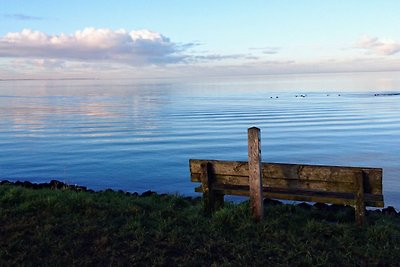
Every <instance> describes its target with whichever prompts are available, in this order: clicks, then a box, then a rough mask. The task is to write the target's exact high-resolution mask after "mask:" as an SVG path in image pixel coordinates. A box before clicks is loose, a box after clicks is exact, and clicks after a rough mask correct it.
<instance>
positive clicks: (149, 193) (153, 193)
mask: <svg viewBox="0 0 400 267" xmlns="http://www.w3.org/2000/svg"><path fill="white" fill-rule="evenodd" d="M153 195H156V192H153V191H150V190H149V191H146V192H143V193H142V197H150V196H153Z"/></svg>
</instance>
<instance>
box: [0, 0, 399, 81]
mask: <svg viewBox="0 0 400 267" xmlns="http://www.w3.org/2000/svg"><path fill="white" fill-rule="evenodd" d="M399 10H400V1H388V0H385V1H378V0H374V1H373V0H364V1H355V0H353V1H352V0H348V1H317V0H313V1H311V0H309V1H307V0H303V1H295V0H292V1H289V0H287V1H285V0H281V1H278V0H276V1H267V0H264V1H234V0H231V1H224V0H220V1H205V0H203V1H183V0H181V1H166V0H164V1H161V0H158V1H156V0H153V1H144V0H142V1H74V0H70V1H39V0H38V1H27V0H0V78H20V77H32V78H34V77H38V78H49V77H61V78H65V77H89V78H91V77H93V78H99V77H107V78H113V77H116V78H119V77H132V78H136V77H137V78H142V77H144V78H153V77H154V78H159V77H203V76H210V75H211V76H212V75H223V76H230V75H233V76H236V75H263V74H280V73H313V72H350V71H386V70H395V71H397V70H399V69H400V60H399V59H400V36H399V33H400V16H399V15H398V12H399Z"/></svg>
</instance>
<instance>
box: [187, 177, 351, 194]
mask: <svg viewBox="0 0 400 267" xmlns="http://www.w3.org/2000/svg"><path fill="white" fill-rule="evenodd" d="M197 176H199V174H196V173H194V174H192V180H198V179H199V178H198V177H197ZM214 183H215V184H217V185H220V184H221V185H224V184H233V185H249V178H248V177H245V176H227V175H215V177H214ZM262 183H263V187H280V188H288V189H292V188H293V189H295V188H297V189H309V190H320V191H337V192H348V193H350V192H354V183H353V182H352V183H341V182H336V181H328V182H327V181H312V180H311V181H304V180H294V179H279V178H278V179H277V178H275V177H268V178H266V177H264V178H263V180H262Z"/></svg>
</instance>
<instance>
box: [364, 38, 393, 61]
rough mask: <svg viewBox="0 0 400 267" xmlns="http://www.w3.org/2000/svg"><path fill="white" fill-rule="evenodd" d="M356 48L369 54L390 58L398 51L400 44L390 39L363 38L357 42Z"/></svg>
mask: <svg viewBox="0 0 400 267" xmlns="http://www.w3.org/2000/svg"><path fill="white" fill-rule="evenodd" d="M357 47H359V48H362V49H366V50H367V51H369V52H371V53H375V54H378V55H385V56H390V55H393V54H396V53H398V52H399V51H400V43H399V42H396V41H394V40H392V39H378V38H377V37H369V36H365V37H363V38H361V39H360V40H359V41H358V44H357Z"/></svg>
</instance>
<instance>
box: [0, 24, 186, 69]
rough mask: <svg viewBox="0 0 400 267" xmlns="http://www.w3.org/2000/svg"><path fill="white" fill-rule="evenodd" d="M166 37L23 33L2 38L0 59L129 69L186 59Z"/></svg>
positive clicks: (122, 32) (122, 33) (107, 31)
mask: <svg viewBox="0 0 400 267" xmlns="http://www.w3.org/2000/svg"><path fill="white" fill-rule="evenodd" d="M190 46H191V45H190V44H184V45H181V46H179V45H177V44H175V43H173V42H171V41H170V40H169V39H168V38H167V37H165V36H163V35H161V34H159V33H156V32H152V31H148V30H139V31H131V32H128V31H126V30H123V29H121V30H117V31H113V30H110V29H95V28H85V29H84V30H82V31H76V32H75V33H74V34H72V35H66V34H63V33H62V34H60V35H47V34H46V33H43V32H40V31H33V30H30V29H24V30H22V31H21V32H10V33H7V34H6V35H5V36H3V37H0V57H20V58H21V57H22V58H44V59H68V60H82V61H93V60H97V61H99V60H107V61H109V62H110V61H111V62H119V63H125V64H129V65H148V64H165V63H177V62H181V61H183V60H184V59H185V56H183V55H182V54H181V52H182V50H184V49H187V48H188V47H190Z"/></svg>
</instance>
